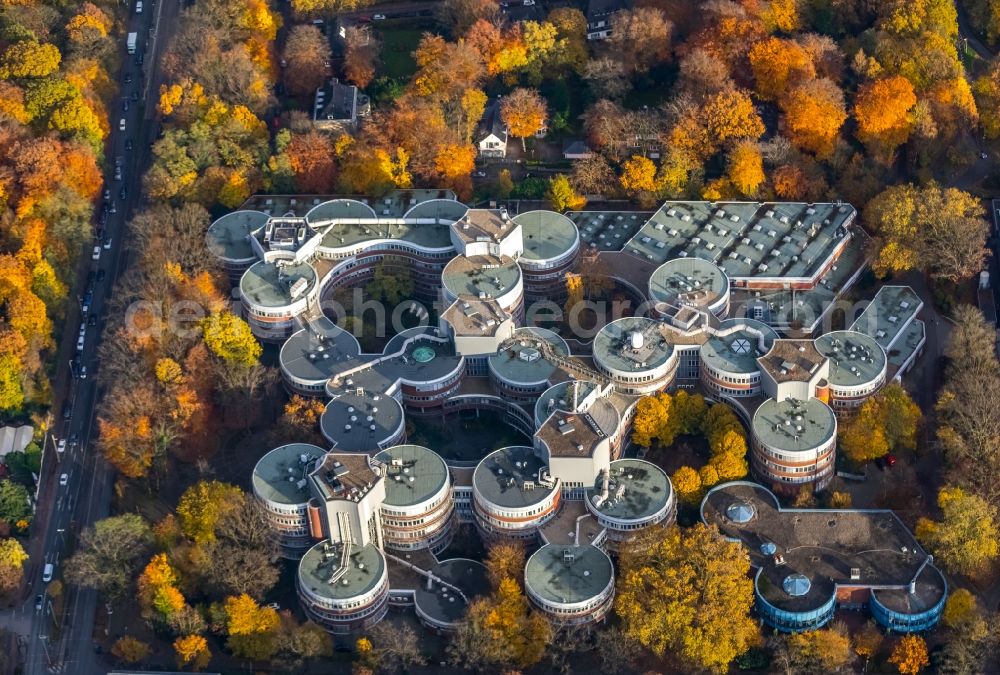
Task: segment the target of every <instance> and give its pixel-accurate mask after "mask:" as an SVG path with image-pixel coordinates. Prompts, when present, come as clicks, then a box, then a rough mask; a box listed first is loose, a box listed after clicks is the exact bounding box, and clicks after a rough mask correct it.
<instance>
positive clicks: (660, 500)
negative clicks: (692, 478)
mask: <svg viewBox="0 0 1000 675" xmlns="http://www.w3.org/2000/svg"><path fill="white" fill-rule="evenodd" d="M618 486H621V487H623V488H624V491H623V492H622V496H621V498H620V499H608V500H606V501H605V502H604V503H603V504H601V505H600V506H598V507H596V508H597V510H598V511H600V512H601V513H603V514H605V515H607V516H609V517H611V518H619V519H621V520H641V519H643V518H649V517H650V516H652V515H653V514H655V513H657V512H659V511H660V510H661V509H663V507H664V506H666V505H667V503H668V502H669V501H670V498H671V494H672V492H673V487H672V486H671V485H670V479H669V478H667V474H666V472H665V471H664V470H663V469H661V468H660V467H658V466H656V465H655V464H651V463H650V462H646V461H643V460H641V459H619V460H617V461H614V462H611V475H610V485H609V494H610V495H612V497H613V496H614V495H615V494H616V490H617V489H618ZM601 488H602V485H601V480H600V478H598V480H597V484H596V485H595V486H594V487H592V488H587V499H588V500H590V501H591V504H593V497H594V495H599V494H601Z"/></svg>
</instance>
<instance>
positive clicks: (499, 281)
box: [441, 255, 521, 298]
mask: <svg viewBox="0 0 1000 675" xmlns="http://www.w3.org/2000/svg"><path fill="white" fill-rule="evenodd" d="M520 279H521V268H520V267H519V266H518V264H517V262H515V261H514V259H513V258H509V257H507V256H503V257H499V256H492V255H474V256H457V257H455V258H452V259H451V260H450V261H449V262H448V264H447V265H445V268H444V272H442V274H441V283H442V284H443V285H444V287H445V288H446V289H447V290H448V292H449V293H451V294H452V295H453V296H455V297H460V296H463V295H472V296H475V297H479V296H480V294H486V295H487V296H490V297H494V298H495V297H499V296H500V295H502V294H504V293H507V292H508V291H510V289H511V288H513V287H514V285H515V284H517V282H518V281H519V280H520Z"/></svg>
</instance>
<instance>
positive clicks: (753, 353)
mask: <svg viewBox="0 0 1000 675" xmlns="http://www.w3.org/2000/svg"><path fill="white" fill-rule="evenodd" d="M718 332H719V334H718V335H713V336H711V337H709V338H708V340H706V341H705V343H704V344H703V345H702V346H701V347H700V348H699V350H698V352H699V358H701V360H702V361H704V362H705V363H707V364H708V365H710V366H712V367H713V368H715V369H717V370H722V371H725V372H727V373H741V374H744V373H756V372H759V371H760V365H759V364H758V363H757V357H759V356H763V355H764V354H766V353H767V352H768V351H770V349H771V346H772V345H773V344H774V341H775V340H777V339H778V334H777V333H776V332H775V331H774V329H773V328H771V327H770V326H768V325H767V324H765V323H763V322H761V321H756V320H754V319H727V320H726V321H723V322H722V323H721V324H719V328H718ZM762 346H763V349H761V347H762Z"/></svg>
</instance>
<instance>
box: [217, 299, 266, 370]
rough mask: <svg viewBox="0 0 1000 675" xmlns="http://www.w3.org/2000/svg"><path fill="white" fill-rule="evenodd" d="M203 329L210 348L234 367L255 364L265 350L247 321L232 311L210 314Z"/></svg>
mask: <svg viewBox="0 0 1000 675" xmlns="http://www.w3.org/2000/svg"><path fill="white" fill-rule="evenodd" d="M202 330H203V331H204V340H205V345H206V346H207V347H208V348H209V350H210V351H211V352H212V353H213V354H215V355H216V356H218V357H219V358H221V359H222V360H223V361H225V362H226V363H227V364H229V365H231V366H232V367H250V366H253V365H255V364H256V363H257V359H258V358H260V355H261V353H262V352H263V348H262V347H261V346H260V343H259V342H257V338H255V337H254V335H253V333H252V332H251V331H250V326H249V325H248V324H247V322H246V321H244V320H243V319H242V318H240V317H239V316H237V315H235V314H233V313H232V312H215V313H212V314H210V315H209V316H208V317H206V318H205V320H204V321H203V322H202Z"/></svg>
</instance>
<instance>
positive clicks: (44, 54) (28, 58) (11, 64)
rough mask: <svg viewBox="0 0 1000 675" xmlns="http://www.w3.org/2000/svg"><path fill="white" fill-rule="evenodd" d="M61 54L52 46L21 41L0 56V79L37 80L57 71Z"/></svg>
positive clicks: (31, 41) (32, 41)
mask: <svg viewBox="0 0 1000 675" xmlns="http://www.w3.org/2000/svg"><path fill="white" fill-rule="evenodd" d="M61 60H62V54H60V53H59V48H58V47H56V46H55V45H53V44H49V43H40V42H36V41H34V40H22V41H20V42H15V43H14V44H12V45H10V46H9V47H7V49H5V50H4V52H3V54H0V78H3V79H5V80H10V79H23V78H39V77H45V76H46V75H51V74H52V73H54V72H55V71H56V70H58V69H59V62H60V61H61Z"/></svg>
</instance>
